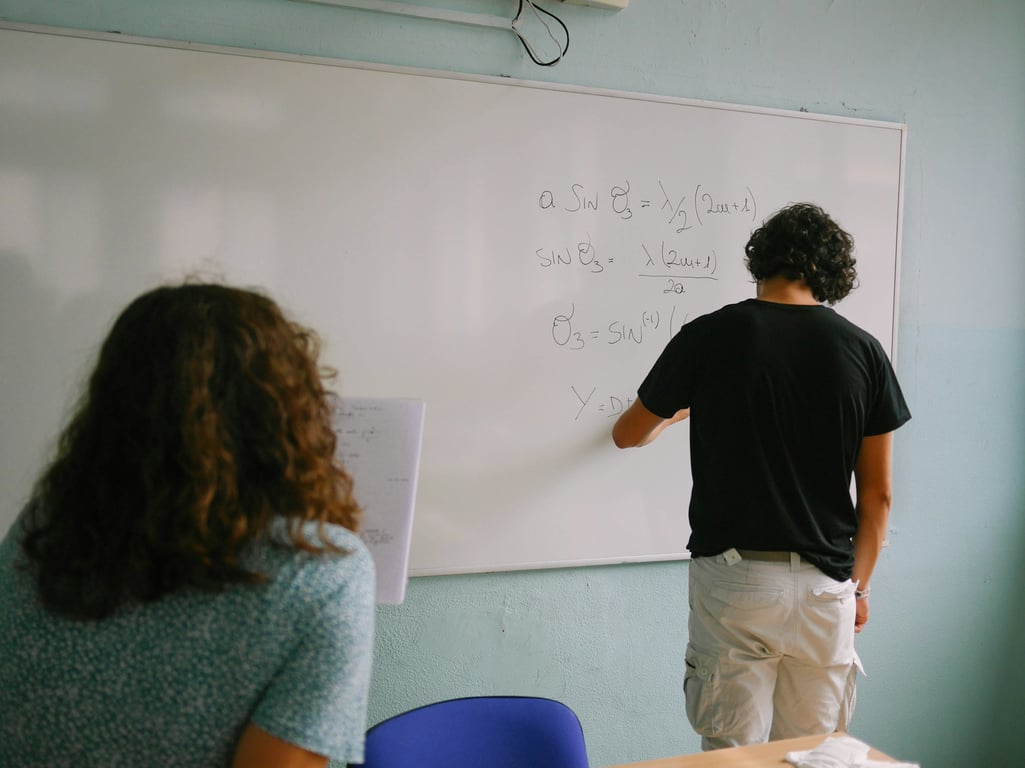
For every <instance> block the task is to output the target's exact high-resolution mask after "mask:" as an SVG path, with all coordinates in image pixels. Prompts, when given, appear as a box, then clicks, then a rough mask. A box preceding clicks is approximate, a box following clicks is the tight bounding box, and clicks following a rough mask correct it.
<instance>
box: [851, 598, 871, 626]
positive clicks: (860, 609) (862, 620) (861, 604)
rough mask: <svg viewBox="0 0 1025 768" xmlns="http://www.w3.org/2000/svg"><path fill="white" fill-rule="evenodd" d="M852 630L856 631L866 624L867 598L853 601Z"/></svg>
mask: <svg viewBox="0 0 1025 768" xmlns="http://www.w3.org/2000/svg"><path fill="white" fill-rule="evenodd" d="M854 606H855V607H854V632H855V633H858V632H860V631H861V630H863V629H864V628H865V625H866V624H868V598H867V597H863V598H861V600H855V601H854Z"/></svg>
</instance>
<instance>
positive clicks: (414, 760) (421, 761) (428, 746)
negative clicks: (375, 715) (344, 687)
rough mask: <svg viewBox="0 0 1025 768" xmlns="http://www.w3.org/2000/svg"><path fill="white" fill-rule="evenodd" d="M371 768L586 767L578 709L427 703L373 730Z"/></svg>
mask: <svg viewBox="0 0 1025 768" xmlns="http://www.w3.org/2000/svg"><path fill="white" fill-rule="evenodd" d="M364 766H365V768H588V764H587V750H586V748H585V746H584V732H583V729H582V728H581V727H580V721H579V720H578V719H577V716H576V714H574V712H573V710H571V709H570V708H569V707H567V706H566V705H565V704H562V703H561V702H558V701H554V700H552V699H544V698H535V697H530V696H473V697H468V698H463V699H449V700H447V701H439V702H436V703H434V704H427V705H426V706H423V707H418V708H417V709H412V710H410V711H408V712H403V713H402V714H400V715H396V716H395V717H392V718H389V719H388V720H384V721H382V722H380V723H378V724H377V725H375V726H373V727H372V728H370V729H369V730H368V731H367V740H366V760H365V762H364Z"/></svg>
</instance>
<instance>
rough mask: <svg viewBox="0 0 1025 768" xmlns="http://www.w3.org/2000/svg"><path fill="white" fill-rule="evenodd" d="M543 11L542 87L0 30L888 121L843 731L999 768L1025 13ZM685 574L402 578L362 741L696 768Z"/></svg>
mask: <svg viewBox="0 0 1025 768" xmlns="http://www.w3.org/2000/svg"><path fill="white" fill-rule="evenodd" d="M423 4H433V5H437V6H440V7H446V8H457V9H464V10H465V9H473V10H480V11H483V12H488V13H496V14H497V13H503V14H508V13H509V11H510V9H511V8H512V7H513V5H514V3H513V2H505V1H504V0H480V2H476V3H474V2H472V1H471V0H462V2H458V0H448V2H443V1H442V0H433V2H432V3H423ZM545 5H546V7H548V8H551V9H552V10H554V11H556V12H557V13H559V14H560V16H562V17H563V19H564V20H565V21H566V23H567V24H568V26H569V28H570V31H571V35H572V38H571V47H570V50H569V54H568V56H567V58H566V60H565V61H563V62H562V63H561V64H559V65H558V66H557V67H554V68H550V69H542V68H539V67H536V66H535V65H533V64H532V63H530V62H529V60H528V59H527V58H526V55H525V54H524V53H523V52H522V50H521V48H520V46H519V43H518V42H516V40H515V39H514V38H513V36H512V35H511V34H510V33H508V32H504V31H500V30H482V29H472V28H469V27H460V26H455V25H451V24H445V23H440V22H431V21H423V20H413V19H409V18H398V17H390V16H384V15H380V14H374V13H369V12H363V11H353V10H346V9H338V8H330V7H323V6H314V5H307V4H302V3H295V2H288V1H287V0H176V2H167V1H164V2H161V0H91V1H90V2H87V3H83V2H79V0H63V1H60V2H58V1H56V0H54V1H52V2H47V1H46V0H23V1H21V2H19V1H18V0H0V17H2V18H5V19H6V20H9V21H18V22H26V23H37V24H54V25H61V26H69V27H80V28H86V29H92V30H103V31H109V30H117V31H121V32H123V33H127V34H136V35H147V36H154V37H166V38H174V39H180V40H191V41H200V42H207V43H215V44H221V45H239V46H245V47H252V48H263V49H270V50H279V51H288V52H294V53H303V54H312V55H319V56H335V57H341V58H348V59H355V60H364V61H376V62H384V63H388V64H399V65H412V66H422V67H429V68H435V69H445V70H453V71H461V72H473V73H483V74H490V75H509V76H513V77H520V78H526V79H535V80H554V81H559V82H565V83H572V84H579V85H586V86H598V87H605V88H613V89H624V90H634V91H646V92H651V93H659V94H669V95H673V96H683V97H690V98H699V99H710V100H715V101H726V102H739V103H745V104H752V105H762V106H771V107H781V108H787V109H802V108H804V109H808V110H810V111H813V112H823V113H827V114H837V115H846V116H855V117H863V118H873V119H881V120H891V121H903V122H906V123H907V124H908V125H909V126H910V129H909V152H908V157H907V172H906V180H907V190H906V198H905V229H904V243H903V269H902V275H901V280H902V283H901V294H900V296H901V298H900V339H899V351H898V355H899V359H898V366H897V367H898V373H899V375H900V377H901V379H902V382H903V384H904V387H905V390H906V394H907V395H908V398H909V400H910V403H911V407H912V410H913V412H914V416H915V417H914V420H913V421H912V422H911V423H910V424H909V425H908V426H907V427H905V428H904V429H902V430H901V431H900V432H899V433H898V437H897V441H896V457H895V466H896V505H895V509H894V514H893V523H892V527H891V535H890V540H891V546H890V547H889V549H888V550H886V551H885V552H884V554H883V557H882V560H881V562H880V565H879V567H878V570H877V575H876V577H875V578H874V579H873V586H874V590H875V591H874V595H873V599H872V622H871V624H870V625H869V628H868V629H867V630H866V632H865V633H864V634H863V635H862V636H861V639H860V641H859V642H860V651H861V654H862V657H863V658H864V660H865V663H866V665H867V667H868V671H869V677H868V678H867V679H865V680H863V682H862V684H861V686H860V696H859V709H858V712H857V715H856V717H855V722H854V726H853V731H854V732H855V734H856V735H858V736H861V737H862V738H864V739H866V740H867V741H869V742H871V743H873V744H875V745H876V746H878V747H879V748H881V749H883V750H885V751H887V752H890V753H891V754H894V755H897V756H901V757H905V758H909V759H916V760H919V761H921V763H922V764H923V765H925V766H928V767H929V768H944V767H945V766H950V767H951V768H963V767H964V766H976V765H977V766H987V768H999V766H1011V765H1019V764H1020V761H1021V757H1020V755H1022V754H1025V737H1023V734H1025V729H1023V728H1022V727H1021V715H1022V714H1025V706H1023V704H1022V702H1023V701H1025V693H1023V688H1025V673H1023V672H1022V668H1023V664H1022V663H1021V656H1022V652H1023V651H1025V640H1023V639H1022V638H1023V636H1025V620H1023V618H1022V617H1023V614H1025V612H1023V611H1022V609H1021V601H1020V599H1019V595H1020V592H1021V588H1022V586H1023V584H1025V568H1023V565H1022V564H1023V560H1025V558H1023V557H1022V555H1021V552H1022V550H1023V549H1025V429H1023V426H1025V301H1023V300H1022V286H1023V285H1025V140H1023V136H1025V2H1023V0H975V1H974V2H972V3H967V2H964V1H963V0H929V1H928V2H919V1H915V2H912V0H839V2H834V1H833V0H777V1H775V2H766V1H765V0H736V1H731V0H718V1H713V0H633V2H632V3H631V5H630V7H629V8H628V9H627V10H625V11H622V12H619V13H615V12H605V11H599V10H593V9H581V8H576V7H570V6H565V7H564V6H561V5H560V4H558V3H555V2H553V1H552V0H548V2H547V3H546V4H545ZM532 39H535V40H537V41H538V43H539V44H541V42H542V40H543V38H542V37H540V36H536V37H532ZM573 128H574V126H572V125H544V126H538V130H544V131H572V130H573ZM667 151H672V150H671V148H668V147H667ZM639 373H640V372H639ZM524 481H525V482H529V478H524ZM624 514H628V510H624ZM594 522H595V525H620V524H629V520H628V519H625V520H615V521H608V520H595V521H594ZM686 572H687V566H686V564H683V563H669V564H644V565H629V566H614V567H595V568H586V569H569V570H559V571H545V572H528V573H506V574H498V575H480V576H461V577H436V578H430V579H426V578H424V579H415V580H413V581H412V583H411V584H410V587H409V592H408V597H407V600H406V602H405V604H404V605H402V606H395V607H382V608H381V609H380V611H379V639H378V645H377V656H376V672H375V679H374V688H373V692H372V702H371V718H372V720H374V721H376V720H380V719H382V718H384V717H387V716H390V715H392V714H395V713H397V712H399V711H402V710H404V709H407V708H409V707H413V706H416V705H419V704H423V703H426V702H429V701H433V700H436V699H440V698H445V697H450V696H460V695H472V694H482V693H495V692H502V693H520V694H538V695H546V696H552V697H555V698H559V699H562V700H564V701H566V702H567V703H568V704H570V705H571V706H572V707H573V708H574V709H576V711H577V712H578V713H579V715H580V717H581V719H582V721H583V724H584V728H585V732H586V736H587V739H588V744H589V751H590V754H591V758H592V762H593V764H594V765H595V766H602V765H609V764H613V763H617V762H624V761H628V760H637V759H642V758H649V757H656V756H662V755H668V754H674V753H680V752H687V751H694V750H696V749H697V748H698V741H697V739H696V738H695V737H694V735H693V734H692V733H691V731H690V729H689V727H688V726H687V724H686V720H685V718H684V716H683V714H682V696H681V693H680V677H681V666H682V661H681V655H682V649H683V645H684V642H685V639H686V635H685V628H686V600H685V598H684V587H685V582H686ZM1015 752H1017V754H1018V755H1019V757H1014V756H1013V755H1014V754H1015Z"/></svg>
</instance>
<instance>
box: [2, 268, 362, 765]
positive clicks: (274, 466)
mask: <svg viewBox="0 0 1025 768" xmlns="http://www.w3.org/2000/svg"><path fill="white" fill-rule="evenodd" d="M317 357H318V340H317V338H316V336H315V335H314V334H313V333H312V332H311V331H309V330H308V329H306V328H303V327H301V326H299V325H297V324H296V323H294V322H292V321H290V320H289V319H287V318H286V317H285V315H284V314H283V313H282V311H281V309H280V308H279V307H278V306H277V304H275V303H274V302H273V301H272V300H271V299H269V298H267V297H265V296H263V295H261V294H259V293H256V292H254V291H249V290H241V289H238V288H232V287H228V286H223V285H213V284H191V283H186V284H184V285H177V286H166V287H161V288H157V289H155V290H152V291H150V292H148V293H145V294H143V295H141V296H139V297H138V298H136V299H135V300H134V301H133V302H132V303H131V304H130V305H129V306H128V307H127V308H126V309H125V310H124V311H123V312H122V313H121V314H120V316H119V317H118V318H117V320H116V321H115V323H114V325H113V327H112V329H111V331H110V333H109V334H108V336H107V338H106V340H105V341H104V343H103V345H102V347H101V349H100V351H99V357H98V360H97V363H96V365H95V369H94V370H93V372H92V374H91V377H90V379H89V381H88V386H87V388H86V390H85V392H84V393H83V395H82V397H81V400H80V403H79V405H78V406H77V409H76V411H75V413H74V415H73V417H72V418H71V420H70V422H69V424H68V426H67V427H66V429H65V431H64V432H63V434H62V435H61V437H60V440H59V443H58V447H57V451H56V457H55V458H54V460H53V461H52V463H51V464H50V465H49V467H48V468H47V469H46V470H45V471H44V472H43V474H42V475H41V476H40V478H39V479H38V481H37V482H36V485H35V488H34V491H33V495H32V498H31V501H30V502H29V504H28V505H27V507H26V509H25V510H24V512H23V513H22V514H21V516H20V517H19V518H18V520H17V521H16V522H15V524H14V526H13V527H12V528H11V531H10V532H9V533H8V535H7V537H6V538H5V540H4V541H3V543H2V545H0V616H3V621H2V622H0V764H4V765H75V766H114V765H140V766H144V765H166V766H172V765H173V766H227V765H233V766H238V767H239V768H245V767H247V766H264V765H266V766H270V765H274V766H315V765H321V766H323V765H326V764H327V762H328V760H329V759H331V760H338V761H342V762H343V763H344V762H345V761H360V760H361V759H362V750H363V733H364V730H365V727H366V703H367V695H368V690H369V678H370V666H371V656H372V638H373V620H374V614H373V611H374V572H373V565H372V562H371V559H370V556H369V553H368V551H367V550H366V548H365V547H364V546H363V544H362V542H361V541H360V539H359V538H358V536H356V535H355V531H356V530H357V528H358V521H359V508H358V506H357V504H356V502H355V501H354V499H353V496H352V480H351V478H350V477H349V475H348V474H347V473H346V471H345V470H344V468H343V467H342V466H340V464H339V463H338V462H337V461H336V459H335V436H334V432H333V430H332V426H331V406H330V401H329V397H330V396H329V394H328V393H327V392H326V391H325V389H324V385H323V383H322V371H321V370H320V369H319V368H318V363H317Z"/></svg>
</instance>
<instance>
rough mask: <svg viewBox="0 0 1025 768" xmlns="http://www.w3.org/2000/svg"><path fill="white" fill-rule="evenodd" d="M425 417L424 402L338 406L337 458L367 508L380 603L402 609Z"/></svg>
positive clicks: (358, 401)
mask: <svg viewBox="0 0 1025 768" xmlns="http://www.w3.org/2000/svg"><path fill="white" fill-rule="evenodd" d="M424 412H425V403H424V401H423V400H412V399H403V398H372V397H342V398H338V399H337V401H336V403H335V414H334V428H335V433H336V435H337V436H338V444H337V456H338V459H339V460H340V461H341V462H342V464H343V465H344V466H345V468H346V469H347V470H348V472H349V474H351V475H352V477H353V481H354V483H355V495H356V500H357V501H358V502H359V504H360V506H361V507H362V508H363V525H362V530H361V532H360V536H361V538H362V539H363V542H364V543H365V544H366V545H367V548H368V549H369V550H370V553H371V555H372V556H373V558H374V566H375V568H376V570H377V602H379V603H401V602H402V601H403V599H404V598H405V595H406V580H407V572H408V567H409V543H410V537H411V535H412V531H413V509H414V506H415V503H416V484H417V478H418V476H419V470H420V448H421V445H422V441H423V426H424Z"/></svg>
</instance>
